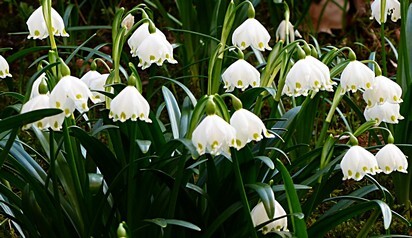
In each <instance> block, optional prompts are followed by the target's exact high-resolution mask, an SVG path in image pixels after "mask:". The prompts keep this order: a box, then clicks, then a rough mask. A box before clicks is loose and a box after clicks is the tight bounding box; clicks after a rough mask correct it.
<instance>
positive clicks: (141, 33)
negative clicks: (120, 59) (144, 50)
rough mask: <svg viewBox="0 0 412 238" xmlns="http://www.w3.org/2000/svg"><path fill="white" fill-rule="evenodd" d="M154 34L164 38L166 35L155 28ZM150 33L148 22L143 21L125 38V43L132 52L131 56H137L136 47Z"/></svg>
mask: <svg viewBox="0 0 412 238" xmlns="http://www.w3.org/2000/svg"><path fill="white" fill-rule="evenodd" d="M156 34H157V35H158V36H159V37H162V38H164V39H165V40H166V36H165V35H164V34H163V32H161V31H160V30H159V29H157V28H156ZM149 35H150V32H149V23H147V22H145V23H143V24H142V25H140V26H139V27H138V28H137V29H136V30H135V31H134V32H133V34H132V36H130V38H129V40H127V44H128V45H129V47H130V53H131V54H132V57H136V56H137V53H136V51H137V48H139V46H140V44H141V43H142V42H143V40H144V39H146V37H148V36H149Z"/></svg>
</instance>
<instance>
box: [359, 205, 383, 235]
mask: <svg viewBox="0 0 412 238" xmlns="http://www.w3.org/2000/svg"><path fill="white" fill-rule="evenodd" d="M379 214H380V210H378V209H375V210H373V212H372V214H371V215H370V217H369V219H368V220H367V221H366V223H365V225H364V226H363V227H362V229H361V230H360V231H359V233H358V235H357V236H356V238H365V237H368V233H369V231H370V230H371V229H372V227H373V225H375V221H376V219H378V217H379Z"/></svg>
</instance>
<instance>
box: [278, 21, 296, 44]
mask: <svg viewBox="0 0 412 238" xmlns="http://www.w3.org/2000/svg"><path fill="white" fill-rule="evenodd" d="M286 26H287V29H286ZM286 30H287V31H286ZM295 37H299V38H301V37H302V36H301V35H300V33H299V31H298V30H296V31H295V30H294V27H293V25H292V23H290V21H288V22H287V25H286V20H283V21H281V22H280V24H279V26H278V29H277V30H276V41H279V40H282V41H286V39H288V40H289V43H291V42H294V41H295Z"/></svg>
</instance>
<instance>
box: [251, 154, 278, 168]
mask: <svg viewBox="0 0 412 238" xmlns="http://www.w3.org/2000/svg"><path fill="white" fill-rule="evenodd" d="M255 159H258V160H261V161H262V162H263V163H265V164H266V165H267V166H268V167H269V168H270V169H275V164H274V163H273V161H272V160H271V159H270V158H269V157H267V156H256V157H255Z"/></svg>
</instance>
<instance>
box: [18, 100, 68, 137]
mask: <svg viewBox="0 0 412 238" xmlns="http://www.w3.org/2000/svg"><path fill="white" fill-rule="evenodd" d="M49 108H53V107H50V101H49V95H48V94H39V95H37V96H35V97H33V98H30V100H29V101H27V102H26V103H25V104H23V106H22V108H21V113H25V112H31V111H34V110H39V109H49ZM64 117H65V115H64V112H62V113H59V114H57V115H54V116H51V117H45V118H43V119H41V120H38V121H36V122H33V123H29V124H26V125H24V126H23V130H27V129H29V128H30V127H31V126H34V127H37V128H39V129H40V130H44V129H47V128H49V127H51V128H52V129H53V130H55V131H58V130H60V129H61V125H62V123H63V121H64Z"/></svg>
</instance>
